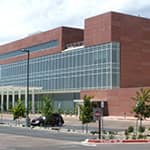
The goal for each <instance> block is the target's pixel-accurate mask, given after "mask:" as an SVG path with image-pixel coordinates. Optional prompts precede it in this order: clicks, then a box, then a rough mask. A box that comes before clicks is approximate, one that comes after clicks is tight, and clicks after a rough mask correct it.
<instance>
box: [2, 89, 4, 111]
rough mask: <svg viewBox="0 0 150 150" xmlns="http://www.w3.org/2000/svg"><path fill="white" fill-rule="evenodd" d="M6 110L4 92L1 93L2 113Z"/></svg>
mask: <svg viewBox="0 0 150 150" xmlns="http://www.w3.org/2000/svg"><path fill="white" fill-rule="evenodd" d="M3 110H4V95H3V91H2V92H1V112H3Z"/></svg>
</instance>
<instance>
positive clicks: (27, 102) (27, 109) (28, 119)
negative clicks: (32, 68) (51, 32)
mask: <svg viewBox="0 0 150 150" xmlns="http://www.w3.org/2000/svg"><path fill="white" fill-rule="evenodd" d="M22 52H25V53H27V101H26V126H27V127H28V126H30V118H29V60H30V51H29V50H28V49H23V50H22Z"/></svg>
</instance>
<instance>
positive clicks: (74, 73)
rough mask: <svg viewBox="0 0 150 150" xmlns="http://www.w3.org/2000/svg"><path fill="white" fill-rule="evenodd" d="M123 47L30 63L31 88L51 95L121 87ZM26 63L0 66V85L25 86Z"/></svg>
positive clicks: (107, 46)
mask: <svg viewBox="0 0 150 150" xmlns="http://www.w3.org/2000/svg"><path fill="white" fill-rule="evenodd" d="M119 53H120V45H119V43H117V42H110V43H105V44H101V45H96V46H91V47H86V48H80V49H75V50H70V51H63V52H61V53H57V54H53V55H48V56H42V57H38V58H33V59H30V64H29V65H30V73H29V78H30V86H34V87H35V86H36V87H43V89H44V90H50V91H65V90H66V91H67V90H81V89H111V88H113V87H119V86H120V83H119V81H120V79H119V77H120V58H119V57H120V54H119ZM26 65H27V63H26V60H24V61H19V62H15V63H11V64H4V65H1V79H0V85H1V86H5V85H15V86H26V67H27V66H26Z"/></svg>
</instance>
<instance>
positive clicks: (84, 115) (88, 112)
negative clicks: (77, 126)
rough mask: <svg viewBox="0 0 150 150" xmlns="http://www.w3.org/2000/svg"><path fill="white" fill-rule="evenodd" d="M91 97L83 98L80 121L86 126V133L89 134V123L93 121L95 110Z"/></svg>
mask: <svg viewBox="0 0 150 150" xmlns="http://www.w3.org/2000/svg"><path fill="white" fill-rule="evenodd" d="M91 98H92V97H91V96H87V95H85V96H84V97H83V105H81V106H80V120H81V121H82V124H83V125H84V124H86V131H87V132H88V123H90V122H91V121H92V120H93V109H92V103H91V101H90V100H91Z"/></svg>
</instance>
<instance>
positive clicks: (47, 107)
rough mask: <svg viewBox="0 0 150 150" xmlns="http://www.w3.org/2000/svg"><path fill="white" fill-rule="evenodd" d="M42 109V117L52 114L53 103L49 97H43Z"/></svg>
mask: <svg viewBox="0 0 150 150" xmlns="http://www.w3.org/2000/svg"><path fill="white" fill-rule="evenodd" d="M42 101H43V107H42V115H43V116H45V117H47V116H49V115H51V114H52V113H53V112H54V103H53V100H52V98H51V97H48V96H43V97H42Z"/></svg>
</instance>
